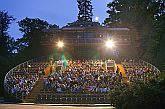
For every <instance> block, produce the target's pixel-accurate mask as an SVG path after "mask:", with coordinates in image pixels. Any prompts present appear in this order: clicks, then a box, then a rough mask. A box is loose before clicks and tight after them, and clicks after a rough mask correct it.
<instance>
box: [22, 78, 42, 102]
mask: <svg viewBox="0 0 165 109" xmlns="http://www.w3.org/2000/svg"><path fill="white" fill-rule="evenodd" d="M43 86H44V83H43V76H41V77H40V79H39V80H38V81H37V82H36V84H35V85H34V87H33V89H32V91H31V92H30V93H29V95H28V96H26V97H25V99H23V102H24V103H34V102H35V99H36V97H37V95H38V94H39V93H40V90H41V89H43Z"/></svg>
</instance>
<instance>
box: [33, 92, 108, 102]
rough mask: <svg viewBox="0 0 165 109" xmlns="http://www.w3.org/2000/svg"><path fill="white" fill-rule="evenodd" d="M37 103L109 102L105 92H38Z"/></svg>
mask: <svg viewBox="0 0 165 109" xmlns="http://www.w3.org/2000/svg"><path fill="white" fill-rule="evenodd" d="M36 101H37V102H38V103H60V102H62V103H65V102H66V103H109V101H110V100H109V98H108V97H107V95H106V94H89V95H88V94H78V95H77V94H75V95H73V94H39V95H38V97H37V100H36Z"/></svg>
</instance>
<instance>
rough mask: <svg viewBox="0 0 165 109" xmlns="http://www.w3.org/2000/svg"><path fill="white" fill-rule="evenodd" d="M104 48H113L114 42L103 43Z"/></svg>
mask: <svg viewBox="0 0 165 109" xmlns="http://www.w3.org/2000/svg"><path fill="white" fill-rule="evenodd" d="M105 46H106V47H107V48H112V47H113V46H114V42H113V41H112V40H108V41H107V42H106V43H105Z"/></svg>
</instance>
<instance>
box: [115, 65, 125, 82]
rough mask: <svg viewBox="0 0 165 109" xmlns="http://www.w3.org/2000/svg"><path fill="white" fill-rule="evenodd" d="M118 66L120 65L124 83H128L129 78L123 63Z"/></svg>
mask: <svg viewBox="0 0 165 109" xmlns="http://www.w3.org/2000/svg"><path fill="white" fill-rule="evenodd" d="M117 66H118V67H119V69H120V72H121V73H122V82H123V83H127V82H128V79H127V76H126V73H125V70H124V67H123V65H122V64H117Z"/></svg>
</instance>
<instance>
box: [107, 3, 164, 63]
mask: <svg viewBox="0 0 165 109" xmlns="http://www.w3.org/2000/svg"><path fill="white" fill-rule="evenodd" d="M107 6H108V8H109V9H108V11H107V13H108V14H109V17H108V18H106V20H105V21H104V23H105V25H107V26H109V27H127V28H130V29H131V31H133V33H134V31H136V32H137V33H138V36H139V39H140V41H139V43H140V48H139V49H138V52H139V54H138V56H139V57H140V58H144V59H145V60H147V61H149V62H152V63H153V62H155V61H156V60H155V54H157V50H156V49H157V47H158V46H157V44H158V43H157V41H158V40H157V38H156V37H159V36H158V34H157V32H158V31H155V30H157V29H159V31H161V33H159V35H160V34H163V31H164V28H163V26H162V27H161V28H160V26H156V25H155V24H156V22H161V23H162V22H163V21H162V20H161V17H162V16H163V15H164V14H165V1H164V0H114V1H112V2H110V3H109V4H108V5H107ZM133 36H134V35H132V39H134V37H133Z"/></svg>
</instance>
